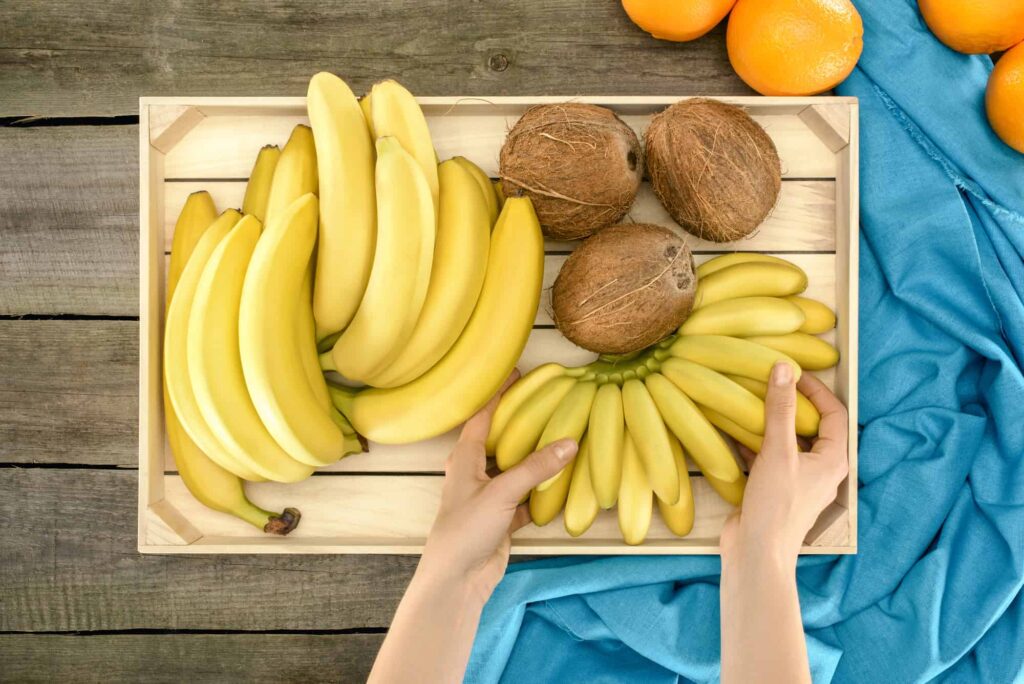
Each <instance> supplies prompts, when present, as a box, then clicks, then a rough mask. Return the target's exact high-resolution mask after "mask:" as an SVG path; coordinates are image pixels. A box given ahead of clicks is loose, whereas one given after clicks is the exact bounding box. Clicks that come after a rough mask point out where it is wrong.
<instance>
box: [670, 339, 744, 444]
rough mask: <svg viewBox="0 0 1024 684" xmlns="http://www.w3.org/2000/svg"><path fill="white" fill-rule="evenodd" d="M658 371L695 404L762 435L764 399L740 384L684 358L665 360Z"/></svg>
mask: <svg viewBox="0 0 1024 684" xmlns="http://www.w3.org/2000/svg"><path fill="white" fill-rule="evenodd" d="M661 374H662V375H664V376H665V377H666V378H668V379H669V380H671V381H672V382H673V383H674V384H675V385H676V387H678V388H679V389H681V390H683V392H684V393H685V394H686V396H688V397H690V398H691V399H693V400H694V401H695V402H697V403H698V404H703V405H704V406H710V407H711V408H713V409H714V410H716V411H718V412H719V413H721V414H722V415H724V416H725V417H727V418H729V419H730V420H732V421H734V422H736V423H739V424H740V425H741V426H743V427H744V428H745V429H747V430H750V431H751V432H753V433H756V434H759V435H763V434H764V401H762V400H761V399H760V398H758V397H757V396H756V395H754V394H753V393H751V392H750V390H748V389H746V388H745V387H743V386H742V385H738V384H736V383H735V382H733V381H732V380H730V379H729V378H727V377H726V376H724V375H722V374H721V373H718V372H716V371H713V370H711V369H710V368H705V367H704V366H701V365H699V364H696V363H694V362H692V361H687V360H685V359H666V360H665V362H664V363H662V364H661ZM684 443H685V440H684Z"/></svg>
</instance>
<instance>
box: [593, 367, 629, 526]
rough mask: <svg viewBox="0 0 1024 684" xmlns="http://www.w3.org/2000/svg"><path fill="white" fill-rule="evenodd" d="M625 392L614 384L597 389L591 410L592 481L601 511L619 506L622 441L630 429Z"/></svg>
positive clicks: (606, 384)
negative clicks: (626, 431)
mask: <svg viewBox="0 0 1024 684" xmlns="http://www.w3.org/2000/svg"><path fill="white" fill-rule="evenodd" d="M625 420H626V419H625V417H624V415H623V411H622V390H620V389H619V386H618V385H616V384H614V383H610V382H609V383H605V384H604V385H601V386H600V387H598V388H597V394H596V395H595V396H594V405H593V406H592V407H591V409H590V424H589V426H588V428H587V435H588V437H587V441H588V442H589V443H590V463H591V465H590V481H591V484H593V487H594V494H595V495H596V496H597V502H598V504H600V506H601V508H604V509H608V508H611V507H612V506H614V505H615V501H616V500H617V499H618V497H619V482H620V481H621V479H622V440H623V435H624V434H625V430H626V423H625Z"/></svg>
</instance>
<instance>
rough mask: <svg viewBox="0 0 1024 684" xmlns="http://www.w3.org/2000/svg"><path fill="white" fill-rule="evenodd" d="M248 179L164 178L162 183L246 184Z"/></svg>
mask: <svg viewBox="0 0 1024 684" xmlns="http://www.w3.org/2000/svg"><path fill="white" fill-rule="evenodd" d="M248 182H249V179H248V178H164V183H248Z"/></svg>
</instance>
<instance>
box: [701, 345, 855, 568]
mask: <svg viewBox="0 0 1024 684" xmlns="http://www.w3.org/2000/svg"><path fill="white" fill-rule="evenodd" d="M797 388H799V389H800V391H801V392H803V394H804V395H805V396H807V398H808V399H810V400H811V402H812V403H813V404H814V406H815V407H816V408H817V409H818V412H819V413H821V423H820V426H819V429H818V437H817V439H815V441H814V443H813V446H812V447H811V449H810V451H804V452H801V449H800V448H799V444H798V442H797V438H796V430H795V429H794V421H795V419H796V390H797ZM847 431H848V430H847V413H846V407H845V406H843V404H842V403H841V402H840V401H839V399H838V398H836V396H835V395H834V394H832V392H830V391H829V390H828V388H827V387H826V386H825V385H824V384H823V383H822V382H821V381H820V380H818V379H817V378H816V377H814V376H813V375H811V374H810V373H804V374H803V375H802V376H801V378H800V382H799V383H794V382H793V370H792V368H791V367H790V366H789V365H788V364H785V363H778V364H776V365H775V367H774V368H773V369H772V376H771V379H770V382H769V383H768V394H767V396H766V397H765V435H764V443H763V445H762V447H761V453H760V454H758V455H757V457H756V458H753V463H752V465H751V468H750V478H749V480H748V481H747V487H746V491H745V492H744V495H743V504H742V506H741V508H740V510H738V511H737V512H736V513H734V514H733V515H732V516H731V517H730V518H729V520H728V521H726V524H725V527H724V528H723V529H722V536H721V547H722V557H723V562H724V561H727V560H729V559H732V558H733V557H735V556H739V555H742V556H744V557H745V558H747V559H750V560H752V559H757V558H766V557H772V558H775V559H776V560H783V561H785V562H787V563H790V562H791V563H793V564H795V563H796V558H797V555H798V554H799V552H800V545H801V544H802V543H803V540H804V538H805V537H806V536H807V533H808V532H809V531H810V529H811V527H812V526H813V525H814V523H815V521H816V520H817V519H818V515H819V514H820V513H821V512H822V511H823V510H824V509H825V507H826V506H828V505H829V504H830V503H831V502H832V501H833V500H834V499H835V496H836V490H837V488H838V486H839V484H840V483H841V482H842V481H843V478H845V477H846V475H847V473H848V472H849V461H848V458H847ZM746 455H748V456H751V457H753V454H752V452H749V451H746Z"/></svg>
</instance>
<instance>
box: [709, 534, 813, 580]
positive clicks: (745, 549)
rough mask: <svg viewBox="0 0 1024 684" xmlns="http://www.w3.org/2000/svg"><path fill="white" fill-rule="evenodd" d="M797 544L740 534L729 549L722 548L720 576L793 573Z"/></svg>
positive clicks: (757, 575) (789, 574)
mask: <svg viewBox="0 0 1024 684" xmlns="http://www.w3.org/2000/svg"><path fill="white" fill-rule="evenodd" d="M799 550H800V547H799V544H796V545H793V544H791V543H789V542H786V541H785V540H783V539H781V538H779V537H775V536H771V535H765V536H759V537H757V538H749V537H747V538H743V537H741V538H740V539H739V540H738V541H737V543H736V544H734V545H732V546H731V547H730V548H729V549H724V548H723V549H722V577H723V582H724V581H725V578H726V577H727V576H728V577H737V578H741V579H743V580H746V579H747V578H754V577H763V576H766V575H767V576H771V577H780V576H781V577H785V576H793V577H795V576H796V561H797V557H798V554H799Z"/></svg>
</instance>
